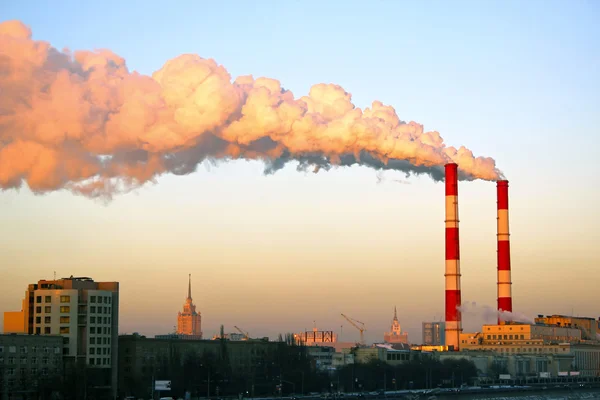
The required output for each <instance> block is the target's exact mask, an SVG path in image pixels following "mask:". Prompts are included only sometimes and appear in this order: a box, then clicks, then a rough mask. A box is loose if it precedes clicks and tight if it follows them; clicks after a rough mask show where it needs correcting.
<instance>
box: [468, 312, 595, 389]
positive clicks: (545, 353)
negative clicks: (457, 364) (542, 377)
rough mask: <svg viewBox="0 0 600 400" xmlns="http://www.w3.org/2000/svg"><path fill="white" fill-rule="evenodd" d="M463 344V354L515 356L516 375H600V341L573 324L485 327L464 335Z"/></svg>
mask: <svg viewBox="0 0 600 400" xmlns="http://www.w3.org/2000/svg"><path fill="white" fill-rule="evenodd" d="M583 320H584V321H589V319H588V318H583ZM460 341H461V343H460V346H461V349H462V350H463V352H469V353H472V352H478V353H479V352H491V354H495V355H497V356H504V357H513V359H514V367H513V368H512V371H513V373H516V374H525V373H532V372H533V373H537V374H539V373H544V374H546V373H548V374H550V375H549V377H552V376H561V375H564V373H571V372H577V374H578V375H580V376H588V377H589V376H600V342H598V341H593V340H587V339H586V336H585V334H584V331H583V330H581V329H580V328H579V327H577V328H576V327H575V326H574V323H571V325H566V326H565V325H564V324H561V325H544V324H523V323H514V322H512V323H503V324H502V325H484V326H483V327H482V331H481V332H477V333H463V334H461V336H460Z"/></svg>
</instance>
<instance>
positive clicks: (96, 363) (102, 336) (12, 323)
mask: <svg viewBox="0 0 600 400" xmlns="http://www.w3.org/2000/svg"><path fill="white" fill-rule="evenodd" d="M5 318H8V321H9V323H8V324H7V326H6V328H8V330H7V332H6V333H9V332H10V333H24V334H29V335H60V336H62V337H63V338H64V347H63V350H62V351H63V356H64V357H65V363H69V364H70V365H73V366H75V368H80V367H81V366H83V365H87V367H88V368H91V369H93V370H94V374H93V375H94V376H95V377H96V378H95V381H94V387H95V388H96V390H97V391H109V392H112V393H113V395H116V381H117V368H116V365H115V360H116V355H117V352H118V351H117V346H118V340H117V337H118V321H119V283H118V282H94V280H93V279H91V278H87V277H73V276H71V277H69V278H62V279H55V280H40V281H38V282H37V283H34V284H30V285H28V287H27V290H26V291H25V298H24V299H23V301H22V310H21V311H17V312H7V313H5ZM19 321H21V322H19Z"/></svg>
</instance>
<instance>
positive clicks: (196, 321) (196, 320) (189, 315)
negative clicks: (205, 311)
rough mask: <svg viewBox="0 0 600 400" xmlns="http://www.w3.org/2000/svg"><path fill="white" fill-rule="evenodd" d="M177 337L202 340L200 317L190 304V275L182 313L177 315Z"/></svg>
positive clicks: (194, 307) (192, 304)
mask: <svg viewBox="0 0 600 400" xmlns="http://www.w3.org/2000/svg"><path fill="white" fill-rule="evenodd" d="M177 335H181V336H195V338H198V339H201V338H202V316H201V315H200V313H197V312H196V306H195V305H194V303H193V302H192V274H190V276H189V282H188V295H187V299H185V303H184V304H183V312H179V313H178V314H177Z"/></svg>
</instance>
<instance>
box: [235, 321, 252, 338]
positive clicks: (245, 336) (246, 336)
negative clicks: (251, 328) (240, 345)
mask: <svg viewBox="0 0 600 400" xmlns="http://www.w3.org/2000/svg"><path fill="white" fill-rule="evenodd" d="M233 327H234V328H235V329H237V331H238V332H239V333H241V334H242V335H244V338H245V339H246V340H248V339H250V337H249V336H248V332H244V331H243V330H241V329H240V328H238V327H237V326H235V325H234V326H233Z"/></svg>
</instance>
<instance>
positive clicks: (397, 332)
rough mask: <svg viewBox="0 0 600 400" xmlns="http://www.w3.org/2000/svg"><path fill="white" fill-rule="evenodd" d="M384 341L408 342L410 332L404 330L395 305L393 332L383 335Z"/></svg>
mask: <svg viewBox="0 0 600 400" xmlns="http://www.w3.org/2000/svg"><path fill="white" fill-rule="evenodd" d="M383 341H384V342H386V343H405V344H408V333H406V332H402V328H401V327H400V322H398V313H397V312H396V307H394V319H393V320H392V329H391V332H386V333H385V334H384V335H383Z"/></svg>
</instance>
